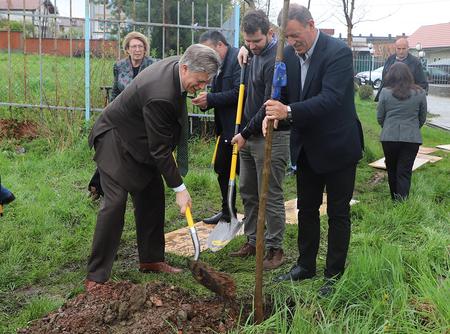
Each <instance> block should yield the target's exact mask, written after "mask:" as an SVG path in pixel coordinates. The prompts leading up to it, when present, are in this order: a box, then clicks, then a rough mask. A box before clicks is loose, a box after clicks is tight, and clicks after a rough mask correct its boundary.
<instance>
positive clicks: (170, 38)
mask: <svg viewBox="0 0 450 334" xmlns="http://www.w3.org/2000/svg"><path fill="white" fill-rule="evenodd" d="M80 2H81V1H80ZM98 2H99V1H97V2H96V3H98ZM9 3H10V2H9V1H8V2H7V4H9ZM18 3H20V4H22V1H19V2H18ZM43 3H45V2H43ZM128 3H129V4H130V6H131V7H129V8H116V7H111V5H110V1H106V0H104V1H103V3H101V4H100V5H97V4H94V2H93V1H86V4H85V12H86V13H87V14H88V15H85V16H84V17H76V16H73V15H72V12H73V10H74V6H75V5H77V6H79V2H78V4H75V2H74V1H72V0H71V1H70V10H69V14H68V15H58V14H56V13H54V11H53V12H52V11H51V10H48V8H46V7H45V5H44V4H43V5H41V7H39V9H38V10H36V11H34V12H28V11H26V10H25V9H21V10H17V9H15V10H13V9H11V8H7V9H1V10H0V23H1V25H0V30H1V29H3V30H4V31H0V73H2V74H3V75H4V76H3V78H4V79H3V84H2V85H0V108H2V109H5V108H6V109H9V110H10V111H11V112H13V111H14V110H16V109H18V108H20V109H23V108H25V109H37V110H75V111H78V110H79V111H83V110H84V111H86V110H88V111H89V112H90V111H101V110H103V108H104V106H105V90H104V89H103V90H102V87H105V86H111V85H112V83H113V64H114V62H115V61H116V60H118V59H119V58H121V57H123V56H124V55H123V52H122V50H121V42H122V40H123V37H124V36H125V34H126V33H128V32H130V31H132V30H136V31H140V32H141V33H143V34H144V35H146V36H147V37H148V38H149V40H150V41H151V47H150V49H151V50H150V55H151V56H153V57H154V58H163V57H167V56H172V55H179V54H182V53H183V51H184V50H185V49H186V48H187V47H188V46H189V45H191V44H193V43H195V42H196V41H197V40H198V37H199V36H200V34H201V33H203V32H204V31H207V30H219V31H221V32H222V33H223V34H224V35H225V36H226V37H227V39H228V41H229V42H230V44H232V45H236V46H237V45H238V43H239V41H238V39H239V26H238V24H239V6H234V7H233V6H232V5H231V2H230V1H221V0H205V1H201V2H197V1H175V0H165V1H159V0H158V1H155V0H153V1H152V0H134V1H132V2H131V1H130V2H128ZM199 3H201V5H199ZM169 7H170V8H169ZM63 14H64V13H63ZM86 24H88V26H86ZM2 27H3V28H2ZM87 27H88V28H89V29H86V28H87ZM87 32H89V33H87ZM86 50H88V51H87V52H86ZM86 63H88V66H86ZM86 88H87V90H86ZM85 90H86V91H85ZM86 101H88V103H86ZM189 111H190V113H191V114H193V115H194V117H206V118H207V117H211V115H209V114H207V113H206V114H205V113H203V112H201V111H200V110H198V109H197V110H194V109H193V108H192V107H191V109H190V110H189Z"/></svg>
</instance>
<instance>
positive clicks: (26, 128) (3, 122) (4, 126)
mask: <svg viewBox="0 0 450 334" xmlns="http://www.w3.org/2000/svg"><path fill="white" fill-rule="evenodd" d="M37 135H38V130H37V124H36V123H35V122H33V121H29V120H25V121H19V120H17V119H0V138H7V139H26V140H30V139H34V138H36V137H37Z"/></svg>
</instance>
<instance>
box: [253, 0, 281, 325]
mask: <svg viewBox="0 0 450 334" xmlns="http://www.w3.org/2000/svg"><path fill="white" fill-rule="evenodd" d="M288 10H289V0H284V4H283V17H282V20H281V28H280V32H279V38H278V45H277V55H276V61H277V62H278V61H280V62H282V61H283V50H284V41H285V38H284V31H285V30H286V22H287V14H288ZM274 73H275V72H274ZM273 91H274V90H273V87H272V97H273V96H274V94H273ZM272 135H273V120H271V121H269V122H268V126H267V134H266V140H265V145H264V166H263V175H262V181H261V182H262V184H261V193H260V194H259V209H258V222H257V227H256V274H255V297H254V303H255V323H256V324H259V323H261V322H262V321H263V320H264V304H263V292H262V285H263V254H264V226H265V222H266V203H267V193H268V190H269V176H270V161H271V157H272Z"/></svg>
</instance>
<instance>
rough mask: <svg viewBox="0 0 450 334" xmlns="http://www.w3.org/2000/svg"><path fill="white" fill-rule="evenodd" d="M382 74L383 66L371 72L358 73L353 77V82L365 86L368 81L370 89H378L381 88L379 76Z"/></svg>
mask: <svg viewBox="0 0 450 334" xmlns="http://www.w3.org/2000/svg"><path fill="white" fill-rule="evenodd" d="M382 74H383V66H381V67H378V68H376V69H374V70H373V71H364V72H359V73H357V74H356V75H355V81H356V82H357V83H358V84H360V85H367V84H370V83H369V79H370V81H371V84H372V87H373V88H374V89H378V88H380V86H381V76H382Z"/></svg>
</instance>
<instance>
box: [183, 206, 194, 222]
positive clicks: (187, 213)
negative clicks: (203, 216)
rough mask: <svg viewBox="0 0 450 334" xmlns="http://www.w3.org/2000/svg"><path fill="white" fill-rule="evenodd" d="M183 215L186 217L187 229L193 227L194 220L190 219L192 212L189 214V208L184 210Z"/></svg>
mask: <svg viewBox="0 0 450 334" xmlns="http://www.w3.org/2000/svg"><path fill="white" fill-rule="evenodd" d="M185 215H186V220H187V223H188V225H189V227H194V219H192V212H191V208H190V207H187V208H186V213H185Z"/></svg>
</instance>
